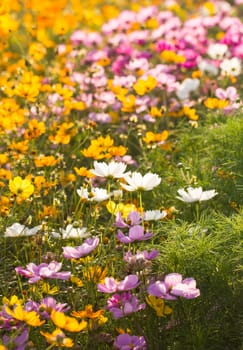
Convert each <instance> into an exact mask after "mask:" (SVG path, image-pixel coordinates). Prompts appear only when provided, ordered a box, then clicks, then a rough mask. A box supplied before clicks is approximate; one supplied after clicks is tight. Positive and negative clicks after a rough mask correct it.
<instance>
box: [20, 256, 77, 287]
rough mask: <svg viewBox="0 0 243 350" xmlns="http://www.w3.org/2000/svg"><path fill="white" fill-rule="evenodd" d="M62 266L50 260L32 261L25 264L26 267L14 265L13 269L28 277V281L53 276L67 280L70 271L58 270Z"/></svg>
mask: <svg viewBox="0 0 243 350" xmlns="http://www.w3.org/2000/svg"><path fill="white" fill-rule="evenodd" d="M61 268H62V263H58V262H56V261H52V262H51V263H49V264H46V263H42V264H40V265H36V264H34V263H29V264H28V265H26V269H24V268H23V267H16V268H15V271H16V272H17V273H18V274H19V275H22V276H24V277H27V278H29V281H28V282H29V283H31V284H32V283H36V282H38V281H40V280H42V279H44V278H54V279H61V280H68V279H69V278H70V276H71V272H69V271H63V272H59V271H60V270H61Z"/></svg>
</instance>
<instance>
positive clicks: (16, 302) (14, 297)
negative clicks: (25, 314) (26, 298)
mask: <svg viewBox="0 0 243 350" xmlns="http://www.w3.org/2000/svg"><path fill="white" fill-rule="evenodd" d="M2 303H3V304H4V305H8V306H10V307H12V306H15V305H21V304H22V303H23V300H22V299H19V298H18V297H17V295H12V296H11V297H10V299H8V298H7V297H3V299H2Z"/></svg>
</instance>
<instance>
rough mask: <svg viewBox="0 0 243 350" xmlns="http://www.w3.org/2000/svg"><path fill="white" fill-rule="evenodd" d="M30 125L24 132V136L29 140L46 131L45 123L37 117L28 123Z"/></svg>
mask: <svg viewBox="0 0 243 350" xmlns="http://www.w3.org/2000/svg"><path fill="white" fill-rule="evenodd" d="M28 127H29V129H28V130H26V132H25V133H24V138H25V139H29V140H30V139H34V138H37V137H39V136H41V135H42V134H44V133H45V131H46V127H45V124H44V123H43V122H39V121H38V120H36V119H32V120H31V121H30V122H29V123H28Z"/></svg>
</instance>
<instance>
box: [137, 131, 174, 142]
mask: <svg viewBox="0 0 243 350" xmlns="http://www.w3.org/2000/svg"><path fill="white" fill-rule="evenodd" d="M168 136H169V133H168V131H167V130H164V131H163V132H161V133H157V134H155V133H153V132H152V131H148V132H146V134H145V137H144V138H143V141H144V142H146V143H153V142H162V141H165V140H166V139H167V138H168Z"/></svg>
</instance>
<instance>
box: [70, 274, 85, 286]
mask: <svg viewBox="0 0 243 350" xmlns="http://www.w3.org/2000/svg"><path fill="white" fill-rule="evenodd" d="M70 281H71V282H72V283H73V284H75V285H76V286H77V287H83V285H84V284H83V282H82V280H81V279H80V278H78V277H77V276H71V278H70Z"/></svg>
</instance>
